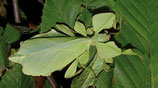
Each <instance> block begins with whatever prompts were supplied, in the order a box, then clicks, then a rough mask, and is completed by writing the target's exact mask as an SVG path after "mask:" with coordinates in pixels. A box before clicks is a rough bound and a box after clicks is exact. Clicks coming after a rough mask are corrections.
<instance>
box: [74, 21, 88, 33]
mask: <svg viewBox="0 0 158 88" xmlns="http://www.w3.org/2000/svg"><path fill="white" fill-rule="evenodd" d="M74 30H75V31H76V32H78V33H80V34H81V35H83V36H87V33H86V28H85V26H84V24H82V23H81V22H79V21H77V22H75V27H74Z"/></svg>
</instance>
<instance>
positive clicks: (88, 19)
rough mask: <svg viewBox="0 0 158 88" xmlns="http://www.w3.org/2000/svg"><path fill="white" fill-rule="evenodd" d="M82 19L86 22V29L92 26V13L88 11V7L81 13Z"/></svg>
mask: <svg viewBox="0 0 158 88" xmlns="http://www.w3.org/2000/svg"><path fill="white" fill-rule="evenodd" d="M80 20H81V21H82V22H83V23H84V24H85V26H86V29H87V28H88V27H90V26H92V13H90V12H89V11H88V9H86V8H84V9H83V10H82V13H81V18H80Z"/></svg>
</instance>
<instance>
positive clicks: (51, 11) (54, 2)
mask: <svg viewBox="0 0 158 88" xmlns="http://www.w3.org/2000/svg"><path fill="white" fill-rule="evenodd" d="M80 11H81V6H80V3H75V2H74V0H46V2H45V5H44V9H43V16H42V23H41V31H40V32H46V31H48V30H49V29H50V28H51V27H54V26H55V24H56V22H61V23H66V24H68V26H70V27H71V28H73V27H74V23H75V19H76V17H77V15H78V14H79V13H80Z"/></svg>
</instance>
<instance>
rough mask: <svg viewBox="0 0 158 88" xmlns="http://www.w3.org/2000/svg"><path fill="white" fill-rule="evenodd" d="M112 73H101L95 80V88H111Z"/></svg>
mask: <svg viewBox="0 0 158 88" xmlns="http://www.w3.org/2000/svg"><path fill="white" fill-rule="evenodd" d="M112 75H113V73H112V71H111V72H106V71H102V72H101V73H100V74H99V75H98V76H97V80H96V83H95V85H96V87H97V88H111V86H112Z"/></svg>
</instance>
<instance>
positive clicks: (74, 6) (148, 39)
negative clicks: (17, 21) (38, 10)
mask: <svg viewBox="0 0 158 88" xmlns="http://www.w3.org/2000/svg"><path fill="white" fill-rule="evenodd" d="M156 3H157V1H156V0H128V1H127V0H46V2H45V5H44V9H43V15H42V22H41V24H40V26H39V27H38V28H37V29H35V30H33V31H31V32H30V33H33V32H35V31H39V33H40V34H37V35H34V36H33V37H31V38H30V39H27V40H25V41H22V42H21V43H20V48H19V49H18V50H15V49H12V50H11V51H13V52H12V53H11V54H12V55H11V56H10V57H9V60H10V61H12V62H10V61H9V64H7V62H8V61H7V56H8V53H7V52H8V45H9V46H10V45H12V44H15V42H17V41H18V40H19V38H20V35H21V33H20V32H19V31H17V30H16V29H15V28H14V27H12V25H10V24H7V26H6V28H5V31H4V28H2V27H0V55H1V56H0V74H1V75H0V77H1V80H0V88H1V87H2V88H4V87H6V88H10V87H13V86H15V87H17V88H25V87H26V88H27V87H28V88H33V87H34V81H33V79H32V77H31V76H51V77H52V75H54V74H52V73H54V72H56V71H61V70H63V69H64V72H65V73H64V77H65V78H66V79H72V80H71V82H72V83H71V84H67V85H70V86H71V88H89V87H90V88H156V87H157V86H158V84H157V83H158V80H157V77H158V76H157V51H158V49H157V41H156V38H157V24H158V23H157V18H158V16H157V11H158V10H157V9H156V7H158V5H157V4H156ZM8 29H11V30H8ZM115 31H116V32H115ZM28 32H29V31H28ZM14 35H18V36H14ZM18 43H19V42H18ZM15 63H18V64H21V65H22V67H21V66H20V65H18V64H15ZM21 69H22V71H21ZM5 70H6V71H5ZM4 72H5V73H4ZM16 73H17V74H16ZM23 73H24V74H25V75H24V74H23ZM18 74H19V75H18ZM26 75H30V76H26ZM8 78H10V79H8ZM16 78H17V79H16ZM14 80H16V83H11V82H12V81H14ZM23 80H25V83H23V82H22V81H23ZM54 81H57V80H54ZM7 83H10V85H7ZM26 85H27V86H26ZM56 85H57V86H60V87H61V86H63V87H65V86H64V85H60V84H58V83H57V84H56ZM44 88H51V86H50V84H49V83H48V81H46V83H45V85H44Z"/></svg>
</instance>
